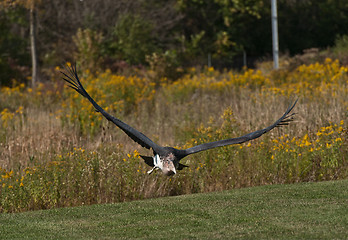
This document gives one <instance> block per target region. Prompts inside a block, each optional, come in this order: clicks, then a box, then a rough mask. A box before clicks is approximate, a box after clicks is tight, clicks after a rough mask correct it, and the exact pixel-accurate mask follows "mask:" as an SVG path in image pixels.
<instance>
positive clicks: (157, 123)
mask: <svg viewBox="0 0 348 240" xmlns="http://www.w3.org/2000/svg"><path fill="white" fill-rule="evenodd" d="M347 72H348V69H347V67H345V66H341V65H340V64H339V62H338V61H333V60H331V59H327V60H326V62H325V63H323V64H319V63H317V64H311V65H303V66H300V67H298V68H297V69H294V70H287V69H282V70H279V71H268V72H267V71H260V70H251V69H246V70H244V71H242V72H233V71H226V72H219V71H216V70H214V69H213V68H206V69H204V70H203V71H198V70H197V69H190V71H189V73H188V74H187V75H185V76H183V77H182V78H181V79H179V80H177V81H175V82H170V81H168V80H166V79H161V80H158V79H156V81H155V80H153V79H151V78H139V77H135V76H119V75H115V74H113V73H111V72H110V71H106V72H102V73H97V74H95V75H93V74H91V73H90V72H88V71H85V72H81V81H82V82H83V84H84V85H85V86H86V89H87V91H88V92H89V93H90V95H91V96H92V97H94V98H95V99H96V100H97V102H98V103H99V104H100V105H101V106H103V107H104V108H105V109H106V110H107V111H109V112H110V113H112V114H114V115H116V116H117V117H119V118H120V119H122V120H123V121H125V122H126V123H129V124H130V125H132V126H134V127H135V128H137V129H139V130H140V131H141V132H143V133H144V134H146V135H147V136H148V137H150V138H151V139H153V140H154V141H155V142H157V143H159V144H162V145H169V146H176V147H179V148H180V147H182V148H187V147H191V146H193V145H196V144H200V143H203V142H207V141H215V140H219V139H224V138H230V137H237V136H240V135H242V134H245V133H248V132H251V131H255V130H257V129H260V128H264V127H265V126H268V125H270V124H271V123H273V122H274V121H275V120H276V119H277V118H279V117H280V116H281V115H282V114H283V112H284V111H285V109H286V108H287V107H288V105H289V104H290V102H291V101H292V100H294V99H295V98H297V97H298V98H299V102H298V104H297V106H296V108H295V109H294V111H295V112H296V113H297V115H296V121H295V122H293V123H292V124H291V125H290V126H284V127H283V128H279V129H275V130H273V131H272V132H270V133H269V134H267V135H265V136H262V137H261V138H260V139H257V140H255V141H252V142H249V143H245V144H242V145H236V146H229V147H223V148H218V149H213V150H209V151H205V152H201V153H198V154H195V155H192V156H189V157H188V158H186V159H184V160H183V163H184V164H187V165H189V166H190V167H189V168H186V169H185V170H183V171H181V172H180V174H178V175H176V176H174V177H170V178H167V177H163V176H161V175H160V174H153V175H150V176H148V175H147V174H146V171H147V170H149V168H148V166H147V165H145V163H143V161H142V160H141V159H140V158H139V153H140V154H144V155H151V154H152V153H151V151H147V150H146V149H142V148H140V147H139V146H138V145H137V144H136V143H134V142H133V141H132V140H131V139H129V138H128V137H127V136H126V135H125V134H124V133H123V132H122V131H121V130H119V129H117V128H116V127H115V126H114V125H112V124H110V123H108V122H107V121H106V120H105V119H103V118H102V117H101V116H100V114H98V113H95V112H94V110H93V109H92V106H91V105H90V104H89V103H88V102H87V101H86V99H83V98H82V97H81V96H79V95H78V94H77V93H75V92H74V91H73V90H71V89H68V88H66V87H64V84H63V81H62V80H61V79H60V75H59V72H58V71H57V73H56V75H52V79H50V81H49V82H48V83H45V84H39V85H38V86H37V88H34V89H32V88H27V87H25V86H24V85H21V84H14V86H13V87H12V88H7V87H6V88H2V89H1V91H0V125H1V128H0V211H2V212H16V211H27V210H37V209H47V208H54V207H65V206H79V205H88V204H96V203H113V202H122V201H130V200H135V199H146V198H153V197H161V196H173V195H181V194H191V193H202V192H212V191H221V190H228V189H233V188H240V187H249V186H258V185H266V184H275V183H296V182H304V181H323V180H335V179H344V178H347V176H348V138H347V129H348V121H347V117H348V101H347V96H348V76H347Z"/></svg>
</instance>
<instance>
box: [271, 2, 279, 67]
mask: <svg viewBox="0 0 348 240" xmlns="http://www.w3.org/2000/svg"><path fill="white" fill-rule="evenodd" d="M271 4H272V43H273V65H274V69H278V68H279V44H278V19H277V0H271Z"/></svg>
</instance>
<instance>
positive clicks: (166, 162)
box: [162, 153, 176, 176]
mask: <svg viewBox="0 0 348 240" xmlns="http://www.w3.org/2000/svg"><path fill="white" fill-rule="evenodd" d="M174 163H175V156H174V154H173V153H169V154H168V155H167V156H166V157H164V158H163V166H162V172H163V174H164V175H166V176H171V175H174V174H176V167H175V164H174Z"/></svg>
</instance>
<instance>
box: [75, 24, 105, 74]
mask: <svg viewBox="0 0 348 240" xmlns="http://www.w3.org/2000/svg"><path fill="white" fill-rule="evenodd" d="M73 40H74V43H75V45H76V47H77V52H76V54H75V59H78V63H79V65H80V66H83V69H90V70H92V71H96V70H100V68H101V66H102V42H103V36H102V34H101V33H97V32H96V31H93V30H91V29H84V30H82V29H80V28H79V29H78V30H77V33H76V35H75V36H74V37H73Z"/></svg>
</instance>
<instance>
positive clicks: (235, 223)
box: [0, 180, 348, 239]
mask: <svg viewBox="0 0 348 240" xmlns="http://www.w3.org/2000/svg"><path fill="white" fill-rule="evenodd" d="M347 189H348V181H347V180H344V181H330V182H320V183H304V184H291V185H271V186H262V187H254V188H244V189H238V190H237V189H235V190H231V191H224V192H215V193H207V194H193V195H186V196H177V197H165V198H158V199H149V200H144V201H133V202H126V203H117V204H107V205H93V206H83V207H75V208H61V209H53V210H45V211H34V212H26V213H16V214H2V215H0V223H1V224H0V238H1V239H15V238H17V239H24V238H28V239H50V238H54V239H134V238H139V239H164V238H169V237H170V238H172V239H189V238H197V239H220V238H221V239H226V238H229V239H261V238H267V239H345V238H346V237H347V235H346V233H347V230H348V190H347Z"/></svg>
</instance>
